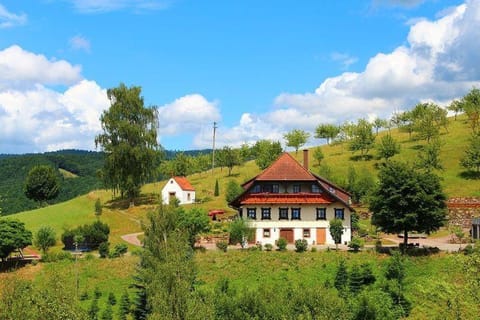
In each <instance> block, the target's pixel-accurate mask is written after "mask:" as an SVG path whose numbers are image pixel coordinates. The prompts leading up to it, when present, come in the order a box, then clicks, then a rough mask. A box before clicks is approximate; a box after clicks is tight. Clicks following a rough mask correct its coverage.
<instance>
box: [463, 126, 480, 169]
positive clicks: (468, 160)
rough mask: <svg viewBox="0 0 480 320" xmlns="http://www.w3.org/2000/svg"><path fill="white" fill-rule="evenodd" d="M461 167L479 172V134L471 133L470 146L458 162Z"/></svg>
mask: <svg viewBox="0 0 480 320" xmlns="http://www.w3.org/2000/svg"><path fill="white" fill-rule="evenodd" d="M460 164H461V165H462V167H464V168H466V169H468V170H472V169H474V170H475V172H477V173H478V172H480V133H473V134H472V136H471V137H470V145H469V146H468V148H467V150H465V155H464V157H463V158H462V159H461V160H460Z"/></svg>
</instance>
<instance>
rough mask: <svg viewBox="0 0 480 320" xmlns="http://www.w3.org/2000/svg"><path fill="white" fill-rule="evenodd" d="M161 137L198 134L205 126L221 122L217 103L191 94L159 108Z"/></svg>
mask: <svg viewBox="0 0 480 320" xmlns="http://www.w3.org/2000/svg"><path fill="white" fill-rule="evenodd" d="M158 113H159V119H160V136H163V135H168V136H174V135H179V134H185V133H194V134H196V133H198V132H199V131H200V130H201V128H202V127H203V126H204V125H205V124H207V123H208V124H209V125H210V124H212V123H213V122H214V121H218V120H220V112H219V110H218V107H217V103H216V102H211V101H208V100H207V99H205V97H203V96H202V95H200V94H189V95H186V96H183V97H181V98H178V99H176V100H175V101H174V102H172V103H169V104H166V105H164V106H161V107H159V108H158Z"/></svg>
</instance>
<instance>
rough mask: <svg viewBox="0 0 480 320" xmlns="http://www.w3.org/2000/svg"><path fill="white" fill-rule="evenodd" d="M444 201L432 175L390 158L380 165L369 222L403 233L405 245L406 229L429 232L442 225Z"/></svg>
mask: <svg viewBox="0 0 480 320" xmlns="http://www.w3.org/2000/svg"><path fill="white" fill-rule="evenodd" d="M445 200H446V196H445V194H444V193H443V191H442V187H441V185H440V179H439V178H438V177H437V176H436V175H434V174H433V173H430V172H420V171H417V170H415V169H414V168H412V167H411V166H409V165H407V164H404V163H399V162H394V161H390V162H387V163H384V164H383V166H382V167H381V169H380V172H379V184H378V185H377V187H376V189H375V190H374V192H373V194H372V196H371V197H370V210H371V211H372V212H373V215H372V223H373V224H374V225H376V226H378V227H380V228H381V229H382V230H383V231H384V232H388V233H400V232H401V233H403V237H404V240H403V243H404V248H406V246H407V244H408V232H410V231H417V232H425V233H430V232H432V231H435V230H437V229H438V228H440V227H441V226H443V224H444V221H445V218H446V204H445Z"/></svg>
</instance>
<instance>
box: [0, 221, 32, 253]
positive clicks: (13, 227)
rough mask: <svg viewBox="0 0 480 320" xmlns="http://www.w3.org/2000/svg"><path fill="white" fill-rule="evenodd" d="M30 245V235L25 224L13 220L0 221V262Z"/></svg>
mask: <svg viewBox="0 0 480 320" xmlns="http://www.w3.org/2000/svg"><path fill="white" fill-rule="evenodd" d="M31 244H32V233H31V232H30V231H29V230H27V229H25V224H24V223H23V222H20V221H18V220H13V219H0V261H2V260H4V259H5V258H7V257H8V256H9V255H10V253H12V252H13V251H15V250H17V249H23V248H25V247H26V246H28V245H31Z"/></svg>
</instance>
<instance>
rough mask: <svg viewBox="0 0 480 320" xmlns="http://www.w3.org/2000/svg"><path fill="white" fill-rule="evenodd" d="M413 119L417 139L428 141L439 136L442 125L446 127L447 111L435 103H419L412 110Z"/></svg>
mask: <svg viewBox="0 0 480 320" xmlns="http://www.w3.org/2000/svg"><path fill="white" fill-rule="evenodd" d="M410 115H411V119H412V120H413V130H414V131H415V132H416V134H417V139H422V140H426V141H427V143H428V142H430V141H431V140H432V139H434V138H436V137H438V135H439V134H440V127H444V128H445V129H446V126H447V123H448V121H447V111H446V110H445V109H442V108H440V107H439V106H438V105H436V104H434V103H419V104H417V105H416V106H415V107H414V108H413V109H412V110H411V111H410Z"/></svg>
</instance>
